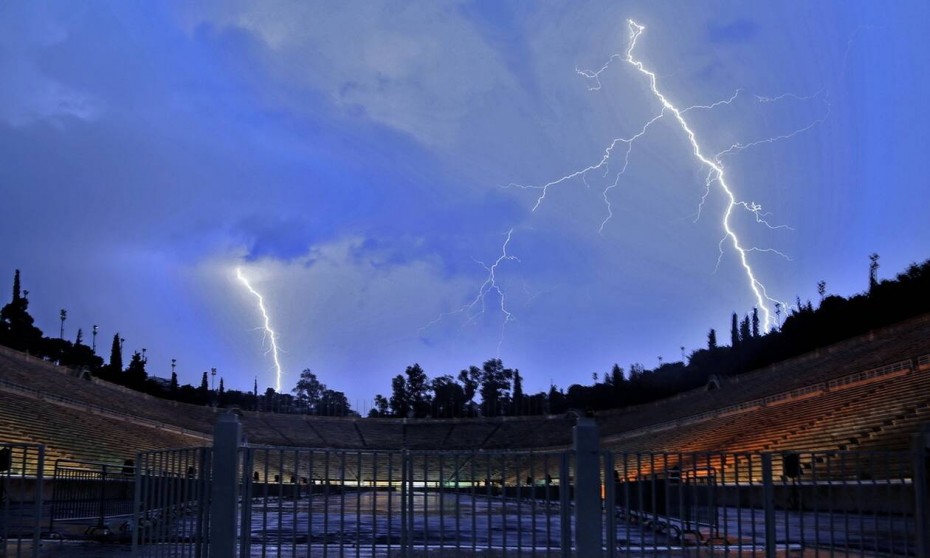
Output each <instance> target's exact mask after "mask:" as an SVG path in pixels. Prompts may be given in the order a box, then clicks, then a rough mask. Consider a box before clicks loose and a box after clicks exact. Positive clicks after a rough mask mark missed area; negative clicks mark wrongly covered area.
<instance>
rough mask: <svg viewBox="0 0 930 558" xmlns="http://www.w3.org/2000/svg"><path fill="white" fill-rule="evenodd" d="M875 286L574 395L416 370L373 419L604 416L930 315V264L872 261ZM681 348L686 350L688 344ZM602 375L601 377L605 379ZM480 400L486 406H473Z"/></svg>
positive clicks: (479, 371) (494, 371)
mask: <svg viewBox="0 0 930 558" xmlns="http://www.w3.org/2000/svg"><path fill="white" fill-rule="evenodd" d="M870 260H871V263H870V266H869V288H868V290H867V291H866V292H865V293H862V294H857V295H854V296H852V297H850V298H843V297H841V296H836V295H827V293H826V283H825V282H823V281H821V282H820V283H819V284H818V293H819V294H820V297H821V300H820V304H819V305H818V307H817V308H816V309H815V308H814V305H813V303H811V302H810V301H807V302H804V303H802V302H801V300H800V299H797V300H796V301H795V305H794V306H793V307H791V308H788V309H786V308H783V307H781V306H780V305H779V306H778V307H777V314H778V318H779V320H780V319H781V314H782V312H783V311H784V312H785V314H786V316H785V320H784V323H783V324H782V325H781V327H779V328H775V329H773V330H771V331H769V332H765V331H761V330H760V327H762V328H764V325H762V324H760V320H759V315H758V311H757V310H756V309H753V310H752V312H750V313H748V314H746V315H744V316H743V317H742V318H740V316H739V315H738V314H736V313H734V314H732V321H731V331H730V345H729V346H721V345H718V343H717V332H716V331H715V330H713V329H712V330H710V331H709V332H708V335H707V347H706V348H701V349H698V350H695V351H693V352H692V353H691V355H690V356H689V357H688V359H687V362H671V363H666V364H661V365H660V366H659V367H658V368H655V369H651V370H650V369H646V368H645V367H644V366H643V365H642V364H632V365H631V366H630V367H629V369H628V370H624V369H623V368H622V367H620V366H619V365H617V364H614V365H613V367H612V368H611V369H610V370H609V371H607V372H606V373H604V374H597V373H595V374H594V375H593V376H594V383H593V384H591V385H580V384H574V385H572V386H569V387H568V390H567V391H563V390H562V389H559V388H558V387H557V386H554V385H553V386H550V388H549V390H548V392H539V393H534V394H526V393H524V392H523V388H522V382H521V377H520V373H519V371H518V370H512V369H509V368H505V367H504V365H503V363H502V362H501V361H500V360H497V359H492V360H489V361H487V362H485V363H484V365H483V366H481V367H480V368H479V367H477V366H471V367H469V368H467V369H464V370H461V371H460V372H459V373H458V374H457V375H455V376H453V375H444V376H439V377H437V378H433V379H429V377H428V376H427V375H426V373H425V372H424V371H423V369H422V368H421V367H420V366H419V365H418V364H414V365H412V366H409V367H407V369H406V371H405V372H404V374H398V375H397V376H395V377H394V378H393V380H392V381H391V395H390V396H389V397H385V396H382V395H377V396H376V397H375V405H374V409H373V410H372V411H371V412H370V413H369V416H394V417H466V416H478V415H480V416H499V415H511V416H516V415H528V414H545V413H561V412H564V411H566V410H568V409H573V408H574V409H592V410H604V409H614V408H620V407H625V406H628V405H635V404H640V403H647V402H650V401H655V400H658V399H662V398H666V397H670V396H672V395H675V394H678V393H681V392H684V391H688V390H692V389H695V388H699V387H702V386H706V385H707V384H708V381H709V380H710V378H711V377H712V376H717V377H727V376H733V375H737V374H742V373H744V372H748V371H750V370H755V369H758V368H762V367H764V366H767V365H769V364H773V363H776V362H780V361H782V360H785V359H788V358H791V357H794V356H798V355H801V354H803V353H806V352H809V351H811V350H813V349H816V348H818V347H823V346H825V345H829V344H832V343H836V342H838V341H842V340H843V339H848V338H850V337H853V336H855V335H860V334H863V333H867V332H868V331H869V330H872V329H876V328H880V327H883V326H887V325H890V324H893V323H895V322H899V321H901V320H904V319H907V318H910V317H914V316H919V315H922V314H926V313H930V296H928V295H930V260H928V261H926V262H924V263H923V264H920V265H918V264H912V265H911V266H910V267H908V268H907V270H905V271H904V272H903V273H901V274H899V275H898V276H897V277H896V278H895V279H893V280H885V281H879V280H878V279H877V270H878V256H877V255H876V254H873V255H872V256H870ZM682 351H684V347H682ZM599 378H600V379H599ZM476 396H480V403H476V402H475V398H476Z"/></svg>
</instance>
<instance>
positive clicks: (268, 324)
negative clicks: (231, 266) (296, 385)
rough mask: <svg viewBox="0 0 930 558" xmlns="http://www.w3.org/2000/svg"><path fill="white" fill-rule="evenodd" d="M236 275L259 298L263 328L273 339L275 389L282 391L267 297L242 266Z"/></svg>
mask: <svg viewBox="0 0 930 558" xmlns="http://www.w3.org/2000/svg"><path fill="white" fill-rule="evenodd" d="M236 277H237V278H238V279H239V281H241V282H242V284H243V285H245V288H246V289H248V290H249V292H250V293H252V296H254V297H255V298H256V299H258V310H259V312H261V315H262V318H263V319H264V324H263V328H264V330H265V335H266V336H267V337H268V338H269V339H270V340H271V348H270V349H269V352H270V353H271V356H272V359H273V360H274V369H275V391H276V392H278V393H281V376H282V371H281V361H280V359H279V358H278V340H277V337H278V335H277V334H276V333H275V331H274V330H273V329H272V328H271V318H270V317H269V316H268V310H267V309H266V308H265V299H264V298H263V297H262V295H261V293H259V292H258V291H256V290H255V289H254V288H253V287H252V285H251V284H250V283H249V280H248V279H246V278H245V275H243V274H242V269H241V268H238V267H237V268H236Z"/></svg>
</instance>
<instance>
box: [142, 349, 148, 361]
mask: <svg viewBox="0 0 930 558" xmlns="http://www.w3.org/2000/svg"><path fill="white" fill-rule="evenodd" d="M148 362H149V360H148V359H147V358H145V347H142V364H148Z"/></svg>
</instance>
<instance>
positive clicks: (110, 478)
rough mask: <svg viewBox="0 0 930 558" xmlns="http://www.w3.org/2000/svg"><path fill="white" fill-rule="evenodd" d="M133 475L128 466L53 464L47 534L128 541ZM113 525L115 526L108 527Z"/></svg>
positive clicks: (131, 466)
mask: <svg viewBox="0 0 930 558" xmlns="http://www.w3.org/2000/svg"><path fill="white" fill-rule="evenodd" d="M134 474H135V470H134V466H133V464H132V463H126V464H124V465H122V466H115V465H108V464H105V463H94V462H87V461H71V460H57V461H55V472H54V475H53V477H52V487H53V491H52V504H51V514H50V519H49V528H48V530H49V533H55V534H56V535H57V536H68V537H69V538H75V537H82V536H83V537H88V538H92V539H98V540H101V541H107V542H109V541H112V540H119V539H125V540H126V541H128V540H129V538H128V532H127V530H126V527H127V525H128V523H127V521H128V519H129V517H130V515H131V514H132V509H133V508H132V500H133V481H134ZM114 522H116V523H118V525H112V526H111V524H112V523H114Z"/></svg>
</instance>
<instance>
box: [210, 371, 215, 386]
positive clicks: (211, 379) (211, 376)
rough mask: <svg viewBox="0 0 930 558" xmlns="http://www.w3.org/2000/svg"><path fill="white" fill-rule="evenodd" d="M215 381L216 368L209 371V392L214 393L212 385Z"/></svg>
mask: <svg viewBox="0 0 930 558" xmlns="http://www.w3.org/2000/svg"><path fill="white" fill-rule="evenodd" d="M215 381H216V368H211V369H210V391H214V389H213V384H214V382H215Z"/></svg>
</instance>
